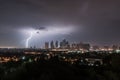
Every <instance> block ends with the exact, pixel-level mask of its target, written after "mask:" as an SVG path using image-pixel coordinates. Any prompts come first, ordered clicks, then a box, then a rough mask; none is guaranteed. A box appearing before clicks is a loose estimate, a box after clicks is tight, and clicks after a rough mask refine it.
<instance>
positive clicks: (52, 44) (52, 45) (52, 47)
mask: <svg viewBox="0 0 120 80" xmlns="http://www.w3.org/2000/svg"><path fill="white" fill-rule="evenodd" d="M50 46H51V49H54V48H55V46H54V42H53V41H51V43H50Z"/></svg>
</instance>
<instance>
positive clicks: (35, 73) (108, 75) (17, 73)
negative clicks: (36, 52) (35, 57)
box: [0, 54, 120, 80]
mask: <svg viewBox="0 0 120 80" xmlns="http://www.w3.org/2000/svg"><path fill="white" fill-rule="evenodd" d="M0 79H1V80H120V55H119V54H115V55H114V54H112V55H109V56H106V58H105V59H104V65H100V66H88V65H79V62H78V61H76V63H74V64H70V63H67V62H65V61H60V60H59V59H58V57H57V56H56V57H53V58H51V59H49V60H39V61H29V62H27V61H26V62H25V61H24V62H23V61H18V62H12V61H11V62H8V63H4V64H1V65H0Z"/></svg>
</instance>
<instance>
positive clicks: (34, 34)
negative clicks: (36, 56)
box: [22, 27, 74, 48]
mask: <svg viewBox="0 0 120 80" xmlns="http://www.w3.org/2000/svg"><path fill="white" fill-rule="evenodd" d="M73 31H74V28H73V27H58V28H57V27H47V28H46V29H41V30H39V29H33V28H30V29H22V32H23V33H25V34H27V36H28V37H27V39H26V42H25V47H26V48H29V47H30V45H29V44H30V42H31V40H33V39H34V40H36V39H38V37H39V38H40V39H44V38H46V37H51V36H56V35H70V34H71V33H72V32H73Z"/></svg>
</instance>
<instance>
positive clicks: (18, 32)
mask: <svg viewBox="0 0 120 80" xmlns="http://www.w3.org/2000/svg"><path fill="white" fill-rule="evenodd" d="M119 2H120V1H119V0H110V1H108V0H104V1H103V0H97V1H94V0H84V1H83V0H69V1H68V0H60V1H56V0H34V1H33V0H1V1H0V47H16V48H21V47H22V48H24V47H26V39H28V38H29V36H30V34H29V33H28V32H29V31H31V29H32V30H36V31H37V30H39V32H37V33H36V34H35V35H34V36H33V37H32V39H31V40H29V44H30V45H36V46H38V47H41V46H42V45H44V42H45V41H51V40H62V39H64V38H66V39H68V40H69V41H70V42H80V41H82V42H88V43H91V44H93V45H94V44H95V45H112V44H117V45H119V44H120V37H119V34H120V31H119V30H120V15H119V14H120V9H119V8H120V5H119Z"/></svg>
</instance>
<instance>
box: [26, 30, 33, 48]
mask: <svg viewBox="0 0 120 80" xmlns="http://www.w3.org/2000/svg"><path fill="white" fill-rule="evenodd" d="M32 37H33V32H30V36H29V37H28V38H27V40H26V48H28V47H29V41H30V40H31V39H32Z"/></svg>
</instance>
